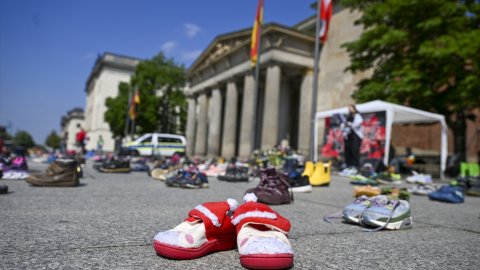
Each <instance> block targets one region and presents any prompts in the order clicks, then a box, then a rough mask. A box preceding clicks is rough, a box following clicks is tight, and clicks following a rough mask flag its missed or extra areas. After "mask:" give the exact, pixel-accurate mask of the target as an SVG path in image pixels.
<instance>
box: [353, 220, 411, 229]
mask: <svg viewBox="0 0 480 270" xmlns="http://www.w3.org/2000/svg"><path fill="white" fill-rule="evenodd" d="M361 223H363V224H367V225H371V226H375V227H383V226H385V222H382V221H377V220H369V219H365V218H362V220H361ZM412 223H413V221H412V217H408V218H406V219H404V220H400V221H397V222H390V223H388V224H387V225H386V226H385V229H387V230H405V229H411V228H412Z"/></svg>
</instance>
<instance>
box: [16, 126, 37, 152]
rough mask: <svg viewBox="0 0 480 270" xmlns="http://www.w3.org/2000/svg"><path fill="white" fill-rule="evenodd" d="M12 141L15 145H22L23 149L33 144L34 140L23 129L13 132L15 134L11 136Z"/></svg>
mask: <svg viewBox="0 0 480 270" xmlns="http://www.w3.org/2000/svg"><path fill="white" fill-rule="evenodd" d="M13 143H14V144H15V145H17V146H21V147H24V148H25V149H28V148H31V147H33V146H35V142H34V141H33V138H32V136H31V135H30V133H28V132H26V131H23V130H21V131H17V133H15V136H14V137H13Z"/></svg>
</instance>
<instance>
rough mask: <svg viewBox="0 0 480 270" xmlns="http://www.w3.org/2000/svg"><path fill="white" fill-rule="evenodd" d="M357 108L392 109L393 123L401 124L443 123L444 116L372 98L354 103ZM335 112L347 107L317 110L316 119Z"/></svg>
mask: <svg viewBox="0 0 480 270" xmlns="http://www.w3.org/2000/svg"><path fill="white" fill-rule="evenodd" d="M355 107H356V108H357V110H358V111H359V112H360V113H369V112H379V111H390V110H391V111H392V113H393V119H392V120H393V123H394V124H403V123H431V122H442V123H444V121H445V118H444V116H443V115H441V114H436V113H431V112H426V111H422V110H418V109H413V108H410V107H406V106H402V105H397V104H393V103H388V102H385V101H381V100H374V101H370V102H366V103H362V104H357V105H355ZM336 113H343V114H346V113H348V109H347V107H342V108H338V109H333V110H328V111H323V112H317V113H316V119H319V118H327V117H331V116H332V115H334V114H336Z"/></svg>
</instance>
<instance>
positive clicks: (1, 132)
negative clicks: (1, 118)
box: [0, 127, 12, 140]
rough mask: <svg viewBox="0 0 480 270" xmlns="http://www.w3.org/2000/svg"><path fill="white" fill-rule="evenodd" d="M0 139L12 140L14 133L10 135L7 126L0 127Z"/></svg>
mask: <svg viewBox="0 0 480 270" xmlns="http://www.w3.org/2000/svg"><path fill="white" fill-rule="evenodd" d="M0 139H4V140H11V139H12V135H10V134H9V133H8V132H7V129H6V128H4V127H0Z"/></svg>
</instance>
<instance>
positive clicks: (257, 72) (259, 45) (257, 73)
mask: <svg viewBox="0 0 480 270" xmlns="http://www.w3.org/2000/svg"><path fill="white" fill-rule="evenodd" d="M264 8H265V2H263V3H262V15H261V16H262V19H261V23H259V24H258V34H257V35H258V40H257V62H256V63H255V88H254V93H253V112H252V133H251V138H252V140H251V150H252V151H251V152H252V153H253V151H255V144H256V142H257V138H256V137H257V136H256V134H257V132H256V127H257V109H258V108H257V107H258V106H257V99H258V88H259V81H260V57H261V56H260V54H261V51H262V50H261V48H262V30H263V9H264ZM255 20H256V18H255ZM252 31H253V29H252Z"/></svg>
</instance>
